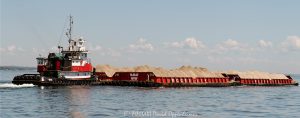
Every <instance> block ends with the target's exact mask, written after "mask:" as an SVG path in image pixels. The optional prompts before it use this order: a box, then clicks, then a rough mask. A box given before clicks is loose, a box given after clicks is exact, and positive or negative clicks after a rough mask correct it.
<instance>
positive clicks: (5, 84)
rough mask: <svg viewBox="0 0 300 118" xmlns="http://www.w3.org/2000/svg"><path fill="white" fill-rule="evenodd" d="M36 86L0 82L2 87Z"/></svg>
mask: <svg viewBox="0 0 300 118" xmlns="http://www.w3.org/2000/svg"><path fill="white" fill-rule="evenodd" d="M28 87H34V85H33V84H22V85H15V84H13V83H0V88H28Z"/></svg>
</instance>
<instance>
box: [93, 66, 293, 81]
mask: <svg viewBox="0 0 300 118" xmlns="http://www.w3.org/2000/svg"><path fill="white" fill-rule="evenodd" d="M96 71H97V72H105V73H106V74H107V76H109V77H112V76H113V75H114V73H116V72H153V73H154V74H155V75H156V76H159V77H224V76H223V75H222V73H225V74H236V75H239V76H240V77H241V78H247V79H288V78H287V77H286V76H285V75H284V74H277V73H268V72H261V71H246V72H241V71H236V70H231V71H223V72H213V71H209V70H208V69H206V68H203V67H192V66H181V67H179V68H175V69H165V68H162V67H153V66H149V65H141V66H136V67H114V66H111V65H97V66H96Z"/></svg>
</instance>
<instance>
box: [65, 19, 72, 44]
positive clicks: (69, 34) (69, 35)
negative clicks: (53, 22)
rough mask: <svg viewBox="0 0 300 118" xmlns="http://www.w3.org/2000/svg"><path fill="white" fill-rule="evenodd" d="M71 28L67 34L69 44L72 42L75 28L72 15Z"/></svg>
mask: <svg viewBox="0 0 300 118" xmlns="http://www.w3.org/2000/svg"><path fill="white" fill-rule="evenodd" d="M69 25H70V27H69V29H68V32H67V33H66V35H67V37H68V38H69V44H70V42H71V41H72V27H73V17H72V16H71V15H70V24H69Z"/></svg>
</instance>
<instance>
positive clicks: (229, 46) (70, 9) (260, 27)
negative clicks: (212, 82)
mask: <svg viewBox="0 0 300 118" xmlns="http://www.w3.org/2000/svg"><path fill="white" fill-rule="evenodd" d="M299 5H300V1H299V0H223V1H222V0H185V1H184V0H147V1H146V0H126V1H125V0H118V1H117V0H88V1H84V0H48V1H46V0H1V42H0V44H1V47H0V52H1V53H0V56H1V60H0V66H5V65H17V66H36V60H35V58H36V57H38V56H39V55H42V56H47V54H48V53H49V52H56V51H57V49H56V47H57V45H62V46H66V45H67V37H66V36H65V35H64V34H65V32H66V30H67V23H68V22H67V19H68V16H69V15H70V14H71V15H72V16H73V17H74V32H73V34H74V35H75V37H80V36H82V37H83V38H84V39H85V40H87V48H88V49H89V50H90V54H89V57H90V58H91V59H92V62H93V65H97V64H109V65H113V66H119V67H124V66H136V65H152V66H160V67H165V68H175V67H179V66H182V65H191V66H201V67H206V68H208V69H209V70H215V71H222V70H241V71H252V70H259V71H267V72H275V73H298V74H299V73H300V62H299V60H300V7H299Z"/></svg>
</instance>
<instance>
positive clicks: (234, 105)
mask: <svg viewBox="0 0 300 118" xmlns="http://www.w3.org/2000/svg"><path fill="white" fill-rule="evenodd" d="M0 72H1V76H0V77H1V78H0V93H1V99H0V100H1V104H0V106H1V109H0V113H1V115H0V117H1V118H10V117H22V118H26V117H27V118H32V117H46V118H49V117H50V118H65V117H75V118H85V117H111V118H115V117H138V118H139V117H172V116H173V117H201V118H202V117H214V118H224V117H230V118H232V117H233V118H240V117H271V118H293V117H294V118H298V117H300V87H299V86H289V87H247V86H244V87H224V88H205V87H198V88H197V87H194V88H142V87H111V86H69V87H38V86H33V85H30V84H29V85H22V86H16V85H12V84H10V83H9V82H10V81H11V79H12V78H13V76H14V75H17V74H21V73H33V72H34V70H26V71H24V70H22V71H17V70H16V71H11V70H0ZM293 77H294V78H296V79H297V80H298V81H300V76H299V75H295V76H293Z"/></svg>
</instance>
